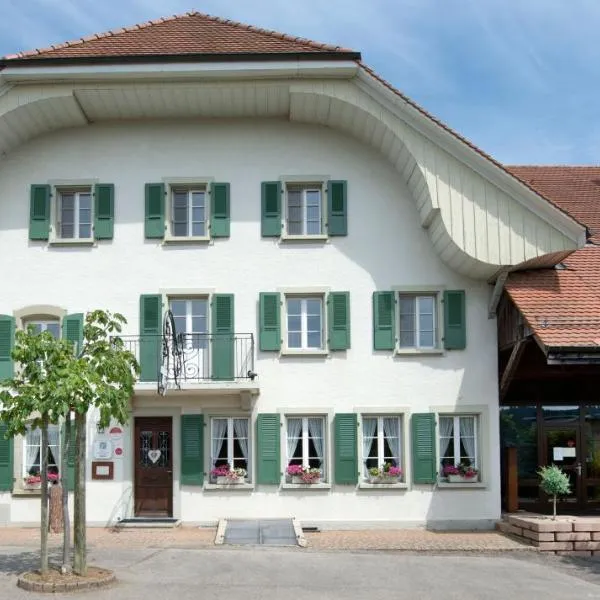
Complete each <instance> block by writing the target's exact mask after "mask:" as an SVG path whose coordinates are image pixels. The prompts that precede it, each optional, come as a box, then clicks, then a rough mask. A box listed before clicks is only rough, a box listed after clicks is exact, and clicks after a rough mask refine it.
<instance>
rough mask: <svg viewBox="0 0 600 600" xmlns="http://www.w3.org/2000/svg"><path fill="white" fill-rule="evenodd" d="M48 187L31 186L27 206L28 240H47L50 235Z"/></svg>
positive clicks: (49, 193)
mask: <svg viewBox="0 0 600 600" xmlns="http://www.w3.org/2000/svg"><path fill="white" fill-rule="evenodd" d="M50 195H51V192H50V186H49V185H38V184H34V185H32V186H31V201H30V204H29V239H30V240H47V239H48V237H49V235H50Z"/></svg>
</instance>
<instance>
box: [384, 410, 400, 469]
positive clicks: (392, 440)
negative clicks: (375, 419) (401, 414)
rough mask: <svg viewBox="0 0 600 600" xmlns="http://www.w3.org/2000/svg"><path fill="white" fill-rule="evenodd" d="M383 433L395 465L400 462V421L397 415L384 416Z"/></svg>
mask: <svg viewBox="0 0 600 600" xmlns="http://www.w3.org/2000/svg"><path fill="white" fill-rule="evenodd" d="M383 435H385V437H386V438H387V441H388V444H389V445H390V450H391V451H392V454H393V456H394V458H395V459H396V463H397V464H396V466H397V467H399V466H400V465H401V464H402V460H401V458H402V457H401V456H400V423H399V419H398V418H397V417H385V418H384V419H383Z"/></svg>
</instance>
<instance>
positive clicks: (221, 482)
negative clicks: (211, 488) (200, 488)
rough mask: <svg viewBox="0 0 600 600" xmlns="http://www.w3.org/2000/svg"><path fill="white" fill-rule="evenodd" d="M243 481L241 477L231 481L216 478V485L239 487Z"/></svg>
mask: <svg viewBox="0 0 600 600" xmlns="http://www.w3.org/2000/svg"><path fill="white" fill-rule="evenodd" d="M244 481H245V479H244V478H243V477H237V478H236V479H231V478H230V477H225V476H223V477H217V485H240V484H241V483H244Z"/></svg>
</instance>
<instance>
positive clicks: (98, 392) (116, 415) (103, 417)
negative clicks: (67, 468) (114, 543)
mask: <svg viewBox="0 0 600 600" xmlns="http://www.w3.org/2000/svg"><path fill="white" fill-rule="evenodd" d="M126 322H127V321H126V320H125V317H123V315H121V314H119V313H115V314H111V313H109V312H106V311H102V310H95V311H93V312H90V313H88V314H87V316H86V319H85V325H84V327H83V344H82V348H81V351H80V352H79V353H78V354H77V356H76V357H75V358H74V360H73V362H72V364H71V365H69V369H68V372H67V373H65V377H64V378H63V379H62V382H63V385H64V394H70V399H71V401H70V407H71V409H72V410H74V412H75V447H76V449H77V453H76V455H75V498H74V511H73V512H74V519H73V527H74V546H75V556H74V562H73V570H74V571H75V573H76V574H78V575H85V574H86V572H87V558H86V538H85V525H86V518H85V479H86V478H85V460H86V417H87V414H88V411H89V410H90V409H92V408H93V409H95V410H96V411H98V413H99V420H98V425H99V426H100V427H108V426H109V425H110V422H111V419H114V420H116V421H117V422H119V423H121V424H125V423H126V422H127V420H128V417H129V413H128V408H129V402H130V400H131V396H132V395H133V388H134V385H135V381H136V378H137V376H138V374H139V365H138V363H137V361H136V359H135V356H134V355H133V354H132V353H131V352H129V351H128V350H126V349H125V344H124V342H123V340H122V339H121V338H120V337H119V336H118V334H119V333H121V331H122V326H123V325H124V324H125V323H126ZM59 393H60V391H59ZM64 394H61V395H64Z"/></svg>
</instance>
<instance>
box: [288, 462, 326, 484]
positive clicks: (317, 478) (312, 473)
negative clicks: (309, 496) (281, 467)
mask: <svg viewBox="0 0 600 600" xmlns="http://www.w3.org/2000/svg"><path fill="white" fill-rule="evenodd" d="M286 473H287V475H288V476H289V477H290V479H291V481H292V483H305V484H314V483H320V482H321V469H317V468H315V467H303V466H302V465H288V468H287V469H286Z"/></svg>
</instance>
